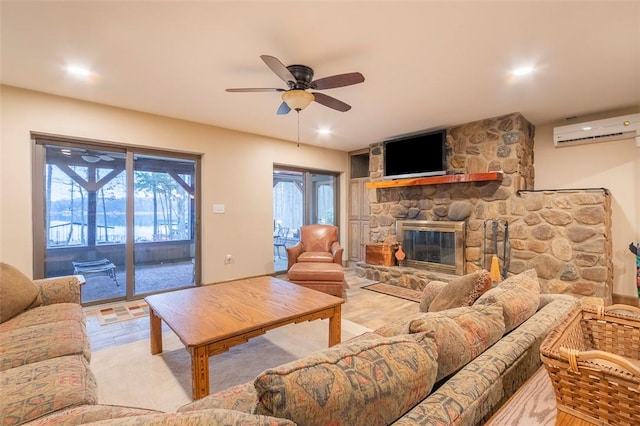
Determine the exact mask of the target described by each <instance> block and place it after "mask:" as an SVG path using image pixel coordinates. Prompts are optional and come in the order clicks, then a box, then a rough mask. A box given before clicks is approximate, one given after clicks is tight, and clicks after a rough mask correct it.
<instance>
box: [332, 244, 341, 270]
mask: <svg viewBox="0 0 640 426" xmlns="http://www.w3.org/2000/svg"><path fill="white" fill-rule="evenodd" d="M343 252H344V248H343V247H342V246H340V243H339V242H338V241H334V242H333V243H331V254H332V255H333V263H337V264H338V265H342V253H343Z"/></svg>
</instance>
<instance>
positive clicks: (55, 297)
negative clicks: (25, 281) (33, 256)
mask: <svg viewBox="0 0 640 426" xmlns="http://www.w3.org/2000/svg"><path fill="white" fill-rule="evenodd" d="M33 283H34V284H35V285H36V287H38V290H39V291H40V297H41V298H42V304H43V305H52V304H54V303H78V304H80V303H81V302H82V295H81V287H82V285H83V284H84V283H85V279H84V276H82V275H67V276H63V277H54V278H43V279H39V280H33Z"/></svg>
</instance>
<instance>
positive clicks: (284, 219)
mask: <svg viewBox="0 0 640 426" xmlns="http://www.w3.org/2000/svg"><path fill="white" fill-rule="evenodd" d="M337 188H338V174H337V173H331V172H322V173H321V172H318V171H309V170H301V169H293V168H288V167H277V166H276V167H274V169H273V241H274V246H273V261H274V270H275V271H276V272H285V271H286V270H287V253H286V247H290V246H293V245H295V244H297V243H298V241H299V239H300V227H301V226H302V225H308V224H312V223H326V224H331V225H337V223H336V218H337V216H338V215H337V206H338V191H337Z"/></svg>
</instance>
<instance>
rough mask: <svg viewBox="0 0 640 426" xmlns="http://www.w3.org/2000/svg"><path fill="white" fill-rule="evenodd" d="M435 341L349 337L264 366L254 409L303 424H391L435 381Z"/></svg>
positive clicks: (405, 338) (424, 395)
mask: <svg viewBox="0 0 640 426" xmlns="http://www.w3.org/2000/svg"><path fill="white" fill-rule="evenodd" d="M436 371H437V361H436V354H435V347H434V345H433V344H432V345H431V346H428V344H424V342H423V344H419V343H418V342H416V341H415V339H412V338H411V337H410V336H397V337H391V338H382V337H381V338H379V339H373V340H356V341H354V342H345V343H343V344H341V345H338V346H336V347H333V348H329V349H327V350H324V351H320V352H316V353H315V354H312V355H309V356H307V357H305V358H302V359H299V360H296V361H293V362H290V363H287V364H284V365H281V366H279V367H276V368H272V369H268V370H265V371H264V372H263V373H261V374H260V375H259V376H258V377H257V378H256V380H255V382H254V385H255V388H256V391H257V393H258V405H257V407H256V412H257V413H258V414H265V415H270V416H275V417H284V418H288V419H290V420H292V421H294V422H295V423H297V424H301V425H328V424H331V425H336V426H337V425H350V426H351V425H353V426H357V425H372V424H390V423H392V422H393V421H395V420H396V419H397V418H398V417H400V416H401V415H402V414H404V413H405V412H406V411H407V410H409V409H410V408H411V407H413V406H414V405H415V404H416V403H418V402H419V401H421V400H422V399H424V398H425V397H426V396H427V395H428V394H429V392H430V391H431V388H432V387H433V384H434V381H435V377H436Z"/></svg>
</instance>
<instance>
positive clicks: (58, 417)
mask: <svg viewBox="0 0 640 426" xmlns="http://www.w3.org/2000/svg"><path fill="white" fill-rule="evenodd" d="M159 413H162V412H161V411H157V410H148V409H146V408H133V407H124V406H121V405H107V404H96V405H80V406H78V407H73V408H68V409H66V410H61V411H56V412H55V413H53V414H49V415H48V416H45V417H40V418H39V419H37V420H34V421H32V422H29V426H52V425H64V426H76V425H84V424H87V423H93V422H97V421H100V420H106V419H113V418H122V417H132V416H143V415H146V414H159Z"/></svg>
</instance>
